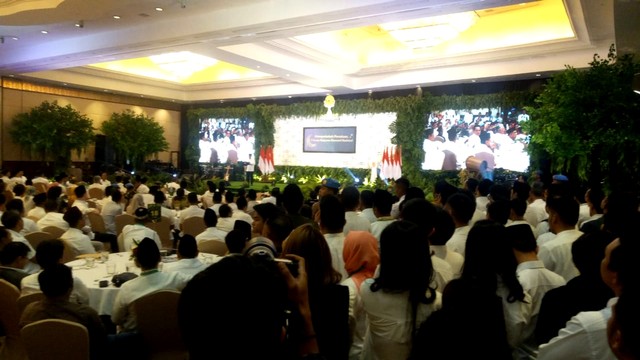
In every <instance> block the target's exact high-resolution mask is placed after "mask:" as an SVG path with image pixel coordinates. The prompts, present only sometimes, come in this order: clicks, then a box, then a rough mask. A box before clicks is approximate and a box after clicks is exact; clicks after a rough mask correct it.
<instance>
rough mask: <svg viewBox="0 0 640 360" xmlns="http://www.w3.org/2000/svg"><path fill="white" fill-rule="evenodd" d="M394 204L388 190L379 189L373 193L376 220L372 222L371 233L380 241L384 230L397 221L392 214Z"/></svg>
mask: <svg viewBox="0 0 640 360" xmlns="http://www.w3.org/2000/svg"><path fill="white" fill-rule="evenodd" d="M392 205H393V197H392V196H391V194H390V193H389V192H388V191H386V190H382V189H377V190H376V191H375V192H374V193H373V213H374V214H375V215H376V221H375V222H373V223H371V234H373V236H375V237H376V239H378V243H380V235H381V234H382V230H384V228H386V227H387V226H388V225H389V224H391V223H392V222H394V221H396V219H394V218H393V216H391V206H392Z"/></svg>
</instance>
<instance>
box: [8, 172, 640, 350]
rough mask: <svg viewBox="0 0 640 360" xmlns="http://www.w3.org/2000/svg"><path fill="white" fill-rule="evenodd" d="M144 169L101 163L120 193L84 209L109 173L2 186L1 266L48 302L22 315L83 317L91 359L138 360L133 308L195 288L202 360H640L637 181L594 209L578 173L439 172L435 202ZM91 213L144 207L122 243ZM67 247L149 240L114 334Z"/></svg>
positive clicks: (115, 315)
mask: <svg viewBox="0 0 640 360" xmlns="http://www.w3.org/2000/svg"><path fill="white" fill-rule="evenodd" d="M109 178H112V180H113V182H110V181H109ZM130 181H132V183H129V182H128V180H126V179H120V178H117V179H116V178H115V177H114V176H113V175H111V176H109V175H106V176H104V177H103V176H100V175H97V176H96V177H95V179H94V184H95V187H99V186H101V187H102V189H103V190H104V193H105V197H104V198H103V199H102V200H101V201H99V202H97V204H96V206H95V207H89V206H88V205H87V202H88V201H89V199H88V198H87V196H88V195H87V192H88V191H87V188H89V187H91V186H93V185H94V184H92V185H90V186H87V187H85V185H83V184H73V183H68V182H67V181H66V179H65V178H56V181H54V182H51V183H49V184H47V187H48V190H47V191H46V192H45V193H39V194H36V195H35V196H32V197H30V196H28V195H27V196H19V195H18V194H21V191H22V189H21V186H20V185H22V186H23V187H24V186H25V185H23V184H21V183H17V182H16V183H15V184H13V187H12V191H13V193H14V194H13V199H12V200H10V201H6V195H5V194H6V191H5V190H7V189H6V188H5V184H4V183H2V185H0V186H2V187H3V188H2V189H1V190H2V191H0V213H1V220H2V225H3V226H2V227H0V239H1V240H2V243H1V245H0V247H1V248H2V250H0V265H1V267H0V278H3V279H5V280H7V281H9V282H11V283H13V284H14V285H16V287H17V288H18V289H20V290H21V292H22V293H28V292H33V291H42V292H43V294H44V296H45V300H43V301H41V302H36V303H33V304H31V305H29V307H27V309H26V310H25V312H24V313H23V316H22V319H21V325H25V324H28V323H30V322H33V321H36V320H38V319H42V318H46V317H55V318H63V319H68V320H71V321H75V322H78V323H81V324H83V325H84V326H85V327H87V329H88V330H89V332H90V335H91V349H92V358H96V359H97V358H105V356H106V355H105V354H108V355H109V356H117V357H125V358H126V356H127V354H129V355H131V354H139V353H138V352H136V351H134V350H130V349H131V347H134V348H135V344H136V342H137V341H138V340H136V339H137V337H136V332H137V326H136V318H135V312H133V311H132V303H133V302H134V301H135V300H136V299H138V298H140V297H141V296H144V295H145V294H148V293H150V292H152V291H155V290H159V289H172V290H176V291H180V292H181V297H180V302H179V306H178V317H179V322H180V330H181V333H182V337H183V339H184V341H185V344H186V347H187V349H188V352H189V355H190V359H204V358H211V357H212V351H214V352H215V354H216V355H217V356H218V357H219V358H239V359H248V358H277V359H298V358H318V359H426V358H428V359H468V358H478V357H484V358H491V359H615V358H618V359H638V358H639V357H640V348H639V347H638V342H637V341H635V340H637V339H638V335H637V329H636V328H637V327H636V324H637V323H636V322H635V321H636V320H638V310H637V306H635V305H636V304H637V303H635V301H636V300H637V297H638V275H637V271H636V269H635V268H634V267H633V266H632V263H633V261H634V258H635V257H636V254H637V253H638V244H639V243H638V239H637V238H638V236H637V234H636V230H635V228H636V226H635V225H636V223H635V221H637V220H640V216H639V213H638V206H639V200H638V196H637V194H635V193H634V192H633V191H632V190H634V189H614V190H613V191H611V192H610V193H607V194H605V193H604V192H603V191H602V189H599V188H595V187H594V188H590V189H588V191H587V192H586V194H585V196H584V199H585V201H584V203H581V202H580V201H578V199H577V198H576V196H575V194H574V193H573V191H574V187H572V184H571V183H570V182H569V179H568V178H567V177H566V176H564V175H556V176H554V177H553V182H552V183H550V184H545V183H542V182H540V181H532V182H531V183H530V182H528V181H526V179H520V180H518V181H515V182H513V183H506V184H498V183H494V182H493V181H492V180H490V179H486V178H485V179H482V180H477V179H475V178H470V179H467V180H466V182H465V183H464V184H463V186H462V187H460V188H459V187H456V186H454V185H452V184H450V183H448V182H446V181H440V182H438V183H436V185H435V187H434V189H433V194H434V200H433V201H428V200H426V196H425V193H424V191H423V190H422V189H420V188H417V187H414V186H411V183H410V182H409V180H407V179H406V178H400V179H398V180H396V181H395V182H394V184H393V189H391V190H384V189H377V190H364V189H358V188H356V187H354V186H342V185H341V184H340V183H339V182H338V181H336V180H335V179H330V178H327V179H324V180H323V181H322V183H321V184H320V185H319V187H318V191H317V197H314V198H313V199H305V196H304V194H303V193H302V190H301V189H300V187H298V186H297V185H295V184H289V185H287V186H286V187H285V188H284V189H283V190H282V191H280V189H279V188H277V187H276V188H274V189H273V190H272V191H271V192H270V193H269V194H268V195H267V196H263V194H257V193H256V192H255V191H254V190H248V191H246V192H245V191H244V189H241V190H236V191H233V190H231V189H228V188H227V187H226V186H225V183H224V182H221V183H218V184H215V183H214V182H213V181H209V182H208V183H207V185H208V190H207V191H206V192H204V193H202V194H198V193H195V192H189V191H188V190H187V186H186V184H185V183H178V184H175V185H172V184H168V185H167V186H157V185H151V186H147V185H146V184H145V183H146V180H145V179H144V177H137V178H134V179H131V180H130ZM25 184H27V186H28V183H27V182H25ZM65 187H66V188H65ZM170 188H173V189H174V190H173V191H171V192H172V194H173V195H172V194H169V190H168V189H170ZM16 190H17V192H16ZM7 191H8V190H7ZM65 195H66V196H65ZM36 198H37V199H36ZM177 198H178V199H177ZM18 202H19V203H20V204H17V203H18ZM158 207H160V208H161V213H162V215H163V216H167V217H169V218H171V219H172V226H173V230H174V231H173V236H174V241H175V247H176V249H177V252H178V258H179V259H180V260H179V261H177V262H175V263H172V264H165V266H163V267H162V269H160V268H159V264H160V262H161V256H160V248H161V247H162V245H161V244H160V242H159V240H158V234H157V233H155V231H153V230H152V229H149V228H148V227H146V226H145V223H146V221H148V219H149V216H150V213H151V211H153V209H157V208H158ZM38 208H40V209H38ZM36 209H38V210H36ZM88 212H97V213H99V214H101V215H102V217H103V218H104V220H105V223H106V224H111V223H110V220H111V217H113V216H115V215H114V214H121V213H124V212H127V213H130V214H131V215H133V216H135V218H136V219H137V222H136V224H133V225H128V226H127V227H125V228H124V229H123V230H122V235H123V237H124V238H125V242H124V244H125V245H124V246H125V249H118V250H116V249H114V248H113V246H117V244H114V243H113V242H112V240H113V239H112V238H110V237H105V238H101V237H99V236H95V235H93V232H92V231H91V230H92V229H91V225H90V223H89V222H88V221H87V217H86V215H87V214H88ZM38 217H39V218H38ZM193 217H196V218H202V221H203V222H204V224H205V225H206V229H205V230H204V231H203V232H202V233H201V234H198V235H196V236H191V235H188V234H185V233H184V232H182V231H181V224H182V222H183V221H184V220H185V219H189V218H193ZM36 218H37V219H36ZM27 220H31V222H33V223H34V224H29V226H31V227H29V226H27V223H28V222H27ZM43 220H45V221H46V223H47V224H49V223H55V224H57V225H56V226H65V229H66V232H65V233H64V234H63V235H62V236H61V237H60V239H56V240H51V241H44V242H42V243H41V244H40V245H39V246H38V247H37V248H36V249H33V248H32V247H31V246H30V245H29V242H28V241H26V239H25V238H24V234H25V233H28V232H29V231H33V230H32V229H38V228H40V227H41V226H42V225H43V224H44V223H42V221H43ZM34 225H35V227H33V226H34ZM108 228H110V229H111V230H110V231H112V233H111V235H113V236H116V235H119V234H116V230H115V228H111V227H110V225H108ZM132 234H135V235H132ZM140 238H142V239H143V240H142V241H135V240H134V239H140ZM208 239H216V240H218V241H220V242H223V243H225V245H226V246H227V249H228V253H227V255H225V256H224V257H222V258H221V259H219V260H218V261H217V262H215V263H213V264H211V265H209V264H204V263H203V262H201V261H200V260H199V259H198V258H197V255H198V244H199V243H200V242H202V241H205V240H208ZM107 243H108V244H107ZM64 244H67V245H70V246H71V247H72V248H73V249H75V251H77V253H78V254H81V253H91V252H97V251H100V250H102V247H107V246H108V247H110V248H111V250H112V251H133V252H134V259H135V263H136V265H137V266H138V267H139V268H140V269H141V274H140V276H139V277H137V278H135V279H132V280H129V281H127V282H126V283H124V284H123V285H122V287H121V289H120V292H119V294H118V296H117V299H116V302H115V304H114V309H113V312H112V313H111V317H110V319H109V320H110V322H111V325H115V328H114V329H110V328H109V323H105V319H100V318H99V317H98V314H97V313H96V311H95V310H94V309H92V308H90V307H89V306H87V300H86V298H87V295H86V289H85V288H83V285H81V284H78V281H77V280H76V279H75V278H74V276H73V274H72V271H71V270H70V269H69V268H68V267H66V266H64V265H61V264H60V262H61V259H62V249H63V248H64ZM212 309H216V311H213V310H212ZM96 319H98V320H99V321H98V320H96ZM105 325H106V327H105ZM105 349H106V350H105ZM123 349H129V350H126V351H124V350H123Z"/></svg>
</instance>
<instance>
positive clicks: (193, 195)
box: [187, 192, 198, 205]
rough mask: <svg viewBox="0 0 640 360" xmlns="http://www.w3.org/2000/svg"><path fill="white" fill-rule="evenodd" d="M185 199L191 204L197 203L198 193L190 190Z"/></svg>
mask: <svg viewBox="0 0 640 360" xmlns="http://www.w3.org/2000/svg"><path fill="white" fill-rule="evenodd" d="M187 201H188V202H189V204H191V205H198V194H196V193H195V192H190V193H189V194H188V195H187Z"/></svg>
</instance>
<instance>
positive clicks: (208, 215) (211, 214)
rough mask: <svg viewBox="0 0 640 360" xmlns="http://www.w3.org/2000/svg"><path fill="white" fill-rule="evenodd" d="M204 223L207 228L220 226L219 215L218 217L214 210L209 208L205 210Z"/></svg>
mask: <svg viewBox="0 0 640 360" xmlns="http://www.w3.org/2000/svg"><path fill="white" fill-rule="evenodd" d="M204 223H205V225H207V227H215V226H216V225H218V215H216V212H215V211H214V210H213V209H211V208H207V209H205V210H204Z"/></svg>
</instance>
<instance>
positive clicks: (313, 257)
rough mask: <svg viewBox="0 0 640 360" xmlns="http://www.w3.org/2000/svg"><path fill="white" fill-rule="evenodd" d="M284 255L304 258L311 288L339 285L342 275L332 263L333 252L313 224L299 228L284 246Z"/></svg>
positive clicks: (292, 233)
mask: <svg viewBox="0 0 640 360" xmlns="http://www.w3.org/2000/svg"><path fill="white" fill-rule="evenodd" d="M282 254H283V255H285V254H295V255H298V256H300V257H303V258H304V260H305V264H306V270H307V278H308V281H309V288H312V289H314V290H315V289H317V288H319V287H321V286H323V285H331V284H337V283H338V282H340V278H341V275H340V273H338V272H337V271H336V270H335V269H334V268H333V265H332V262H331V250H330V249H329V245H328V244H327V241H326V240H325V238H324V236H322V233H321V232H320V231H319V230H318V229H316V228H315V227H314V226H313V225H311V224H304V225H301V226H298V227H297V228H296V229H295V230H293V231H292V232H291V234H290V235H289V238H288V239H287V241H286V242H285V244H284V247H283V249H282Z"/></svg>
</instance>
